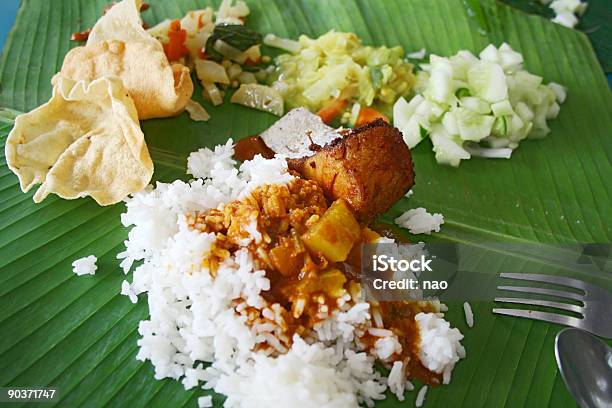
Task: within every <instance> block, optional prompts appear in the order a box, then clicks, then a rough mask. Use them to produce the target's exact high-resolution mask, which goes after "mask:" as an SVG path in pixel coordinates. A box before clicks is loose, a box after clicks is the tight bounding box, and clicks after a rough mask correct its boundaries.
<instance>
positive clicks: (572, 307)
mask: <svg viewBox="0 0 612 408" xmlns="http://www.w3.org/2000/svg"><path fill="white" fill-rule="evenodd" d="M495 301H496V302H503V303H517V304H520V305H533V306H547V307H554V308H555V309H561V310H567V311H569V312H576V313H580V314H584V313H583V308H582V307H581V306H577V305H571V304H567V303H559V302H551V301H548V300H538V299H521V298H508V297H497V298H495Z"/></svg>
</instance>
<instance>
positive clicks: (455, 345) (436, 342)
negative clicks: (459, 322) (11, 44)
mask: <svg viewBox="0 0 612 408" xmlns="http://www.w3.org/2000/svg"><path fill="white" fill-rule="evenodd" d="M414 319H415V320H416V322H417V325H418V327H419V334H420V339H421V343H420V354H419V358H420V359H421V363H423V365H424V366H425V368H427V369H428V370H430V371H433V372H435V373H438V374H442V380H443V382H444V384H448V383H449V382H450V375H451V372H452V370H453V368H454V367H455V364H456V363H457V361H459V360H460V359H461V358H463V357H465V349H464V348H463V346H462V345H461V343H460V341H461V340H462V339H463V335H462V334H461V332H460V331H459V330H458V329H454V328H451V327H450V323H449V322H447V321H446V320H444V319H443V318H442V317H440V316H439V315H438V314H436V313H418V314H417V315H416V316H415V317H414Z"/></svg>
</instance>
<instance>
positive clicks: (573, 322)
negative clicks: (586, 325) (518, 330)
mask: <svg viewBox="0 0 612 408" xmlns="http://www.w3.org/2000/svg"><path fill="white" fill-rule="evenodd" d="M493 313H497V314H501V315H506V316H514V317H525V318H527V319H534V320H541V321H543V322H549V323H556V324H562V325H565V326H572V327H576V328H579V329H581V328H582V326H583V320H582V319H578V318H575V317H572V316H565V315H560V314H556V313H548V312H538V311H534V310H520V309H493Z"/></svg>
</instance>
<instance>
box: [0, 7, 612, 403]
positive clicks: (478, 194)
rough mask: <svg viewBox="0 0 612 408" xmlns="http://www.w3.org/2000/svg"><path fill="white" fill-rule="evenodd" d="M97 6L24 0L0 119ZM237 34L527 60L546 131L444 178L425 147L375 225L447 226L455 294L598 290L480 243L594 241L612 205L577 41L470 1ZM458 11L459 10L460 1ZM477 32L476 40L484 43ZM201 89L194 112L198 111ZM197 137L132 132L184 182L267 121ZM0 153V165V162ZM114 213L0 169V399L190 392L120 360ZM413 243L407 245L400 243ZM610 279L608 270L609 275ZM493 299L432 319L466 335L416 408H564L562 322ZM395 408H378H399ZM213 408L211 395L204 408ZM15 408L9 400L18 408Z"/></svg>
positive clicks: (241, 114)
mask: <svg viewBox="0 0 612 408" xmlns="http://www.w3.org/2000/svg"><path fill="white" fill-rule="evenodd" d="M106 3H107V2H105V1H102V0H94V1H92V0H53V1H47V0H23V1H22V4H21V7H20V9H19V13H18V16H17V21H16V23H15V26H14V28H13V31H12V32H11V34H10V35H9V38H8V41H7V43H6V46H5V48H4V51H3V54H2V59H1V61H0V85H1V90H0V106H2V107H6V108H10V109H12V110H15V111H21V112H23V111H28V110H30V109H32V108H34V107H36V106H38V105H39V104H41V103H43V102H45V101H46V100H47V99H48V98H49V96H50V91H51V86H50V79H51V77H52V75H53V74H54V73H55V72H56V71H57V70H58V69H59V67H60V65H61V62H62V59H63V56H64V54H65V53H66V52H67V51H68V49H69V48H70V47H73V46H75V45H76V44H75V43H73V42H71V41H70V34H71V33H72V32H75V31H81V30H83V29H85V28H87V27H90V26H91V25H92V24H93V23H94V21H95V20H96V19H97V18H98V17H99V15H100V13H101V12H102V10H103V8H104V6H105V4H106ZM150 3H151V7H150V9H149V10H148V11H146V12H144V13H143V18H144V19H145V21H146V22H147V23H148V24H149V25H151V24H154V23H156V22H158V21H161V20H162V19H164V18H178V17H180V16H181V15H183V14H184V13H185V12H187V11H188V10H191V9H196V8H201V7H204V6H207V5H211V4H214V5H218V2H214V1H213V2H210V1H200V0H175V1H167V0H166V1H164V0H154V1H151V2H150ZM248 3H249V5H250V7H251V10H252V11H251V15H250V17H249V20H248V25H249V27H251V28H254V29H256V30H258V31H260V32H262V33H264V34H265V33H268V32H273V33H275V34H276V35H279V36H287V37H291V38H297V37H298V36H299V35H300V34H308V35H310V36H316V35H320V34H322V33H325V32H327V31H328V30H331V29H335V30H338V31H353V32H355V33H357V34H358V35H359V36H360V37H361V38H362V39H363V40H364V42H365V43H367V44H372V45H382V44H385V45H389V46H393V45H398V44H399V45H402V46H403V47H404V48H405V49H406V50H408V51H413V50H418V49H420V48H421V47H425V48H426V49H427V50H428V52H430V53H436V54H440V55H449V54H452V53H455V52H456V51H458V50H461V49H469V50H471V51H473V52H479V51H480V50H481V49H482V48H484V47H485V46H486V45H487V44H489V43H491V42H493V43H497V44H499V43H501V42H502V41H507V42H509V43H510V45H511V46H512V47H513V48H515V49H517V50H518V51H520V52H522V53H523V54H524V56H525V63H526V67H527V69H528V70H529V71H531V72H533V73H536V74H538V75H541V76H543V77H544V78H545V81H547V82H549V81H555V82H558V83H561V84H564V85H565V86H567V87H568V88H569V97H568V100H567V101H566V103H565V104H564V105H563V106H562V109H561V114H560V116H559V118H558V119H557V120H555V121H553V122H552V123H551V128H552V132H551V134H550V135H549V136H548V137H547V138H546V139H543V140H537V141H527V142H525V143H523V144H521V146H520V148H519V149H518V150H517V151H515V153H514V154H513V156H512V159H511V160H485V159H478V158H475V159H472V160H469V161H466V162H464V163H462V164H461V167H460V168H458V169H455V168H450V167H444V166H440V165H437V164H436V162H435V160H434V157H433V154H432V152H431V145H428V142H423V143H421V145H419V146H418V147H417V148H416V149H414V151H413V155H414V161H415V168H416V173H417V178H416V186H415V188H414V195H413V196H412V197H411V198H409V199H402V200H401V201H400V202H398V203H397V204H396V205H394V207H393V208H392V209H391V210H390V211H389V213H388V214H386V215H385V216H384V217H383V219H384V220H387V221H388V220H392V218H393V217H395V216H397V215H398V214H400V213H401V212H403V211H405V210H407V209H409V208H415V207H419V206H423V207H426V208H427V209H428V210H429V211H430V212H431V211H436V212H441V213H443V214H444V216H445V221H446V222H445V224H444V226H443V228H442V231H441V232H440V233H438V234H434V235H432V236H431V237H430V238H429V240H431V241H442V242H456V243H460V244H462V245H464V246H465V248H467V249H466V250H468V251H473V252H472V254H473V255H472V256H470V257H469V259H471V262H472V263H473V265H475V267H477V268H478V270H480V271H482V272H483V275H482V276H481V278H480V279H479V280H478V281H472V282H470V281H466V282H463V283H462V284H463V285H465V286H466V287H467V286H470V285H471V286H473V285H482V286H483V287H492V288H493V289H494V287H495V283H496V277H497V275H498V274H499V272H500V271H503V270H504V269H505V268H507V267H508V266H509V265H508V264H507V262H510V261H507V260H506V261H503V262H502V261H500V259H513V261H512V268H513V270H514V271H529V272H538V271H541V272H548V273H565V274H573V275H575V276H577V277H580V278H583V279H585V280H591V281H598V280H601V279H608V281H607V283H608V284H609V277H606V274H605V273H604V272H601V274H600V275H597V274H593V273H584V274H583V273H581V272H580V271H570V270H567V269H566V268H564V266H563V265H562V263H561V262H560V261H559V262H556V261H555V260H554V258H553V261H551V262H542V259H541V258H542V256H539V255H542V254H539V255H530V256H525V255H521V256H518V255H517V256H516V257H515V256H514V255H512V254H506V255H508V257H509V258H508V257H504V258H500V257H499V256H497V254H496V253H495V252H494V251H493V252H492V251H491V250H490V248H489V247H490V245H489V244H490V243H495V242H517V243H525V244H529V243H555V244H567V243H576V242H599V243H610V242H611V237H612V230H611V227H612V212H610V208H612V205H611V204H612V200H611V190H610V181H609V180H610V178H611V177H612V171H611V166H610V161H611V156H612V143H611V142H610V135H611V133H610V132H611V131H612V94H611V93H610V90H609V88H608V85H607V82H606V79H605V77H604V74H603V72H602V69H601V67H600V66H599V64H598V61H597V58H596V55H595V53H594V51H593V48H592V46H591V44H590V42H589V40H588V38H587V37H586V35H584V34H583V33H581V32H577V31H574V30H570V29H567V28H564V27H561V26H559V25H556V24H553V23H551V22H550V21H547V20H546V19H544V18H541V17H539V16H533V15H528V14H525V13H523V12H522V11H520V10H517V9H515V8H512V7H508V6H506V5H503V4H500V3H498V2H495V1H493V0H483V1H482V3H481V6H482V7H481V13H480V18H475V17H474V13H473V9H472V8H471V7H466V6H465V3H464V2H463V1H461V0H410V1H408V0H381V1H374V0H330V1H316V0H265V1H264V0H260V1H256V0H253V1H249V2H248ZM468 3H469V2H468ZM479 19H480V20H482V21H484V22H485V27H486V29H482V27H481V25H482V21H478V20H479ZM200 91H201V90H200V89H197V90H196V99H200ZM205 105H206V107H207V109H208V110H209V112H210V113H211V117H212V118H211V120H210V121H209V122H207V123H194V122H191V121H190V120H189V119H188V117H187V115H186V114H182V115H180V116H178V117H175V118H171V119H159V120H150V121H146V122H143V123H142V126H143V129H144V132H145V135H146V139H147V142H148V144H149V146H150V150H151V153H152V157H153V159H154V162H155V179H156V180H162V181H169V180H173V179H176V178H181V177H182V178H185V177H186V176H185V170H184V169H185V157H186V155H187V154H188V153H189V152H190V151H192V150H195V149H197V148H200V147H202V146H214V145H216V144H218V143H222V142H224V141H225V140H227V138H230V137H231V138H233V139H234V140H237V139H239V138H242V137H245V136H248V135H253V134H257V133H258V132H261V131H262V130H263V129H265V128H266V127H268V126H269V125H270V124H272V123H273V122H274V120H275V117H274V116H272V115H269V114H266V113H261V112H256V111H254V110H250V109H247V108H244V107H241V106H236V105H232V104H229V103H227V104H224V105H222V106H220V107H212V106H209V105H207V104H206V103H205ZM11 117H12V113H11V112H10V111H5V112H4V113H3V115H1V116H0V138H1V140H2V145H3V144H4V142H5V139H6V135H7V134H8V132H9V131H10V129H11ZM0 154H2V153H0ZM123 210H124V207H123V205H115V206H111V207H99V206H97V205H96V204H95V203H94V202H93V201H92V200H90V199H79V200H74V201H66V200H61V199H58V198H57V197H54V196H53V197H49V198H47V199H46V200H45V201H44V202H43V203H41V204H38V205H35V204H34V203H33V202H32V194H31V193H28V194H23V193H22V192H21V191H20V190H19V186H18V182H17V178H16V177H15V176H14V175H13V174H12V173H11V172H10V171H9V169H8V167H7V165H6V163H5V160H4V159H3V160H2V161H1V163H0V230H1V231H2V232H1V234H0V333H1V334H2V335H1V336H0V387H7V386H38V387H43V386H48V387H54V388H57V389H58V392H59V397H60V398H59V400H58V401H56V404H58V405H60V406H66V407H76V406H92V407H97V406H103V405H109V406H130V407H144V406H147V407H157V406H159V407H167V406H183V405H185V406H195V405H196V399H197V397H199V396H201V395H205V394H207V393H210V391H205V390H202V389H192V390H188V391H185V390H184V389H183V388H182V386H181V385H180V383H179V382H177V381H172V380H164V381H155V380H154V379H153V375H154V370H153V367H152V366H151V364H150V363H148V362H145V363H143V362H140V361H138V360H136V359H135V356H136V353H137V345H136V340H137V338H138V332H137V326H138V322H139V320H142V319H145V318H146V317H147V314H148V310H147V306H146V299H145V296H144V295H141V298H142V299H141V300H140V302H139V303H138V304H136V305H133V304H131V303H130V302H129V300H128V299H127V298H126V297H124V296H120V295H119V292H120V286H121V282H122V280H123V279H124V278H125V277H124V275H123V273H122V272H121V271H120V269H119V267H118V262H117V260H116V259H115V256H116V254H117V253H118V252H119V251H121V249H122V242H123V240H124V239H126V237H127V231H126V230H125V229H124V228H123V227H122V226H121V224H120V220H119V214H120V213H121V212H122V211H123ZM415 238H416V239H422V237H415ZM89 254H95V255H96V256H98V258H99V262H98V272H97V273H96V275H95V276H91V277H90V276H87V277H77V276H76V275H74V274H73V273H72V272H71V262H72V261H73V260H74V259H77V258H79V257H82V256H85V255H89ZM608 276H609V273H608ZM493 305H494V303H493V302H492V301H491V299H490V298H486V297H483V298H482V300H481V301H479V302H474V303H473V305H472V306H473V308H474V314H475V319H476V325H475V327H474V328H472V329H468V328H467V326H466V324H465V322H464V319H463V315H462V314H463V312H462V310H461V302H456V303H452V302H451V303H450V304H449V308H450V311H449V313H448V315H447V317H448V318H449V320H450V321H451V322H452V324H453V325H454V326H457V327H458V328H459V329H460V330H461V331H462V332H463V333H464V334H465V336H466V338H465V340H464V344H465V347H466V349H467V352H468V357H467V358H466V359H465V360H463V361H462V362H460V363H459V364H458V366H457V367H456V369H455V371H454V372H453V381H452V382H451V384H450V385H449V386H444V387H437V388H433V389H430V390H429V392H428V395H427V400H426V406H430V407H434V406H440V407H443V406H465V407H476V406H487V407H497V406H510V407H514V406H517V407H519V406H521V407H522V406H572V405H575V403H574V402H573V400H572V398H571V396H570V395H569V393H568V392H567V391H566V389H565V387H564V384H563V381H562V379H561V377H560V375H559V374H558V372H557V369H556V365H555V360H554V353H553V342H554V337H555V335H556V333H557V332H558V331H559V329H560V326H556V325H552V324H547V323H542V322H534V321H530V320H520V319H515V318H510V317H502V316H496V315H493V314H492V313H491V309H492V307H493ZM407 399H408V402H402V403H399V402H398V401H397V400H396V399H395V398H394V397H389V398H388V399H387V400H386V401H384V402H381V403H379V404H377V407H394V406H408V404H410V403H411V402H413V401H414V399H415V393H410V394H408V395H407ZM214 403H215V406H220V405H221V404H222V403H223V396H221V395H214ZM17 405H18V404H17Z"/></svg>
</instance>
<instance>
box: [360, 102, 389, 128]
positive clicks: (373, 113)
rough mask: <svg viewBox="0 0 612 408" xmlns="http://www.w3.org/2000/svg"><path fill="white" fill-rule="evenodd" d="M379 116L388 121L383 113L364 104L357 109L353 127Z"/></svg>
mask: <svg viewBox="0 0 612 408" xmlns="http://www.w3.org/2000/svg"><path fill="white" fill-rule="evenodd" d="M379 118H380V119H382V120H384V121H385V122H387V123H389V118H387V117H386V116H385V115H383V114H382V113H380V112H379V111H377V110H376V109H374V108H370V107H367V106H364V107H362V108H361V109H360V110H359V116H358V117H357V121H356V122H355V127H359V126H363V125H366V124H368V123H370V122H372V121H375V120H376V119H379Z"/></svg>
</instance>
